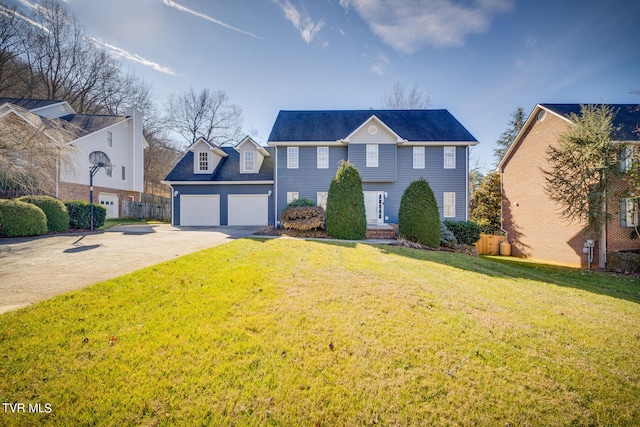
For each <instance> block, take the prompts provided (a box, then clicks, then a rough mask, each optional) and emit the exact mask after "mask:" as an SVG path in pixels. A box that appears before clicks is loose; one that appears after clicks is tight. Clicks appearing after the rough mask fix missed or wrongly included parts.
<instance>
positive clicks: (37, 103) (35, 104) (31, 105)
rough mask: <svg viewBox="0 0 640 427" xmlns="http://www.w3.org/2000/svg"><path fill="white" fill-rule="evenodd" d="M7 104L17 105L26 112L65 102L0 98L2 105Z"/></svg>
mask: <svg viewBox="0 0 640 427" xmlns="http://www.w3.org/2000/svg"><path fill="white" fill-rule="evenodd" d="M5 102H8V103H10V104H13V105H17V106H18V107H22V108H24V109H25V110H34V109H36V108H41V107H46V106H48V105H53V104H60V103H61V102H63V101H60V100H57V99H30V98H0V104H4V103H5Z"/></svg>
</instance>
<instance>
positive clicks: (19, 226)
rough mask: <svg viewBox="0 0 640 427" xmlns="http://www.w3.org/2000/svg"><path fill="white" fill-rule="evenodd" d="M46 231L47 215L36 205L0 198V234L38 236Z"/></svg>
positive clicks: (6, 235)
mask: <svg viewBox="0 0 640 427" xmlns="http://www.w3.org/2000/svg"><path fill="white" fill-rule="evenodd" d="M46 232H47V217H46V215H45V214H44V212H43V211H42V209H40V208H39V207H37V206H36V205H32V204H30V203H26V202H21V201H19V200H4V199H3V200H0V236H5V237H24V236H39V235H41V234H45V233H46Z"/></svg>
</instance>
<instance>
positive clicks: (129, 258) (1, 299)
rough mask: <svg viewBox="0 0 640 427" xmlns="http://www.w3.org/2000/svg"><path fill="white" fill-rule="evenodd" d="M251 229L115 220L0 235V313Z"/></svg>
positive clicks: (191, 251)
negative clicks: (73, 230) (91, 229)
mask: <svg viewBox="0 0 640 427" xmlns="http://www.w3.org/2000/svg"><path fill="white" fill-rule="evenodd" d="M255 230H256V228H255V227H211V228H196V227H180V228H178V227H172V226H170V225H166V224H158V225H155V224H154V225H121V226H117V227H114V228H111V229H109V230H107V231H105V232H104V233H97V234H92V233H87V234H74V235H59V236H46V237H39V238H19V239H0V313H4V312H7V311H9V310H14V309H17V308H20V307H25V306H27V305H29V304H33V303H34V302H37V301H41V300H44V299H47V298H51V297H52V296H55V295H59V294H62V293H65V292H68V291H71V290H75V289H80V288H82V287H84V286H87V285H91V284H93V283H97V282H100V281H103V280H107V279H111V278H114V277H117V276H121V275H123V274H126V273H130V272H132V271H135V270H139V269H140V268H143V267H147V266H150V265H154V264H157V263H159V262H162V261H167V260H170V259H173V258H175V257H179V256H182V255H187V254H190V253H193V252H196V251H199V250H202V249H206V248H210V247H212V246H216V245H220V244H223V243H227V242H230V241H232V240H233V239H237V238H240V237H246V236H249V235H251V234H253V232H254V231H255Z"/></svg>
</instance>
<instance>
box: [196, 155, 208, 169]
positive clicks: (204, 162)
mask: <svg viewBox="0 0 640 427" xmlns="http://www.w3.org/2000/svg"><path fill="white" fill-rule="evenodd" d="M208 170H209V153H207V152H206V151H201V152H199V153H198V171H199V172H207V171H208Z"/></svg>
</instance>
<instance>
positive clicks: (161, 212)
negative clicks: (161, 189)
mask: <svg viewBox="0 0 640 427" xmlns="http://www.w3.org/2000/svg"><path fill="white" fill-rule="evenodd" d="M122 216H123V217H125V218H136V219H155V220H158V221H166V222H168V221H171V199H168V198H166V197H160V196H154V195H151V194H142V197H141V201H139V202H128V201H124V202H122Z"/></svg>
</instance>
